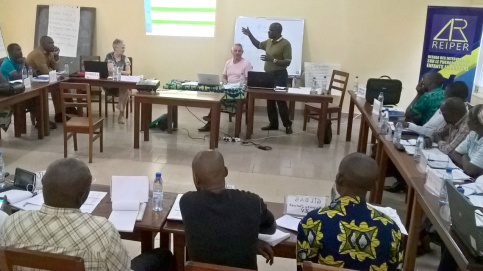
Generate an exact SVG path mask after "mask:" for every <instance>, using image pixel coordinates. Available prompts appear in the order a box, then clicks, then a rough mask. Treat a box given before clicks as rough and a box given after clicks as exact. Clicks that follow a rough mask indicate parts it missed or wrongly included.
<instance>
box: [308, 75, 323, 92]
mask: <svg viewBox="0 0 483 271" xmlns="http://www.w3.org/2000/svg"><path fill="white" fill-rule="evenodd" d="M323 93H324V89H322V94H323ZM310 94H311V95H315V94H317V79H316V78H315V76H314V77H313V78H312V86H311V87H310Z"/></svg>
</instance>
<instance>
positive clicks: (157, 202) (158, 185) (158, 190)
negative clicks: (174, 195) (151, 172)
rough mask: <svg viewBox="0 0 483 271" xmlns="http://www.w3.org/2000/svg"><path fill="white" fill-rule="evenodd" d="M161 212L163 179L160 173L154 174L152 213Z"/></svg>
mask: <svg viewBox="0 0 483 271" xmlns="http://www.w3.org/2000/svg"><path fill="white" fill-rule="evenodd" d="M162 210H163V179H162V178H161V172H156V178H155V179H154V182H153V211H156V212H158V211H162Z"/></svg>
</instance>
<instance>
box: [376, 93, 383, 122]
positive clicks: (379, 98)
mask: <svg viewBox="0 0 483 271" xmlns="http://www.w3.org/2000/svg"><path fill="white" fill-rule="evenodd" d="M377 100H378V101H379V102H380V103H381V106H380V107H379V117H378V118H377V120H378V121H379V122H381V121H382V116H381V115H382V108H383V105H384V93H382V92H379V96H378V97H377Z"/></svg>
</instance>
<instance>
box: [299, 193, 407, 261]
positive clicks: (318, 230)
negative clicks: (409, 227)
mask: <svg viewBox="0 0 483 271" xmlns="http://www.w3.org/2000/svg"><path fill="white" fill-rule="evenodd" d="M402 258H403V251H402V242H401V231H400V230H399V227H398V226H397V225H396V223H395V222H394V221H392V219H391V218H389V217H388V216H386V215H385V214H383V213H381V212H379V211H377V210H375V209H373V208H372V207H370V206H368V205H367V204H366V202H365V201H364V200H361V199H360V198H359V197H348V196H345V197H340V198H338V199H336V200H334V201H333V202H332V203H331V204H330V205H329V206H327V207H325V208H321V209H318V210H313V211H311V212H309V213H308V214H307V215H306V216H305V217H304V218H303V219H302V220H301V221H300V223H299V227H298V236H297V269H298V270H301V269H302V268H301V267H302V264H303V261H316V262H318V263H319V264H323V265H329V266H335V267H338V268H342V267H343V268H348V269H354V270H396V268H397V266H398V265H399V263H400V262H401V261H402Z"/></svg>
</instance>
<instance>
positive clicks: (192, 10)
mask: <svg viewBox="0 0 483 271" xmlns="http://www.w3.org/2000/svg"><path fill="white" fill-rule="evenodd" d="M151 10H153V11H185V12H215V11H216V9H215V8H168V7H151Z"/></svg>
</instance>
